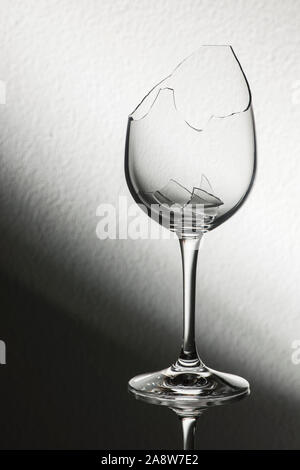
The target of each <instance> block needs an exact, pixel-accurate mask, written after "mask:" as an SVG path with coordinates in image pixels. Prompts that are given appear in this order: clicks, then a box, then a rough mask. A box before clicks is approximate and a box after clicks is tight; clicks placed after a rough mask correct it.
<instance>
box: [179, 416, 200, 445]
mask: <svg viewBox="0 0 300 470" xmlns="http://www.w3.org/2000/svg"><path fill="white" fill-rule="evenodd" d="M197 419H198V417H197V416H191V417H180V421H181V427H182V436H183V449H184V450H194V441H195V430H196V423H197Z"/></svg>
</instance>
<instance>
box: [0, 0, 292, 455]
mask: <svg viewBox="0 0 300 470" xmlns="http://www.w3.org/2000/svg"><path fill="white" fill-rule="evenodd" d="M299 24H300V2H299V1H298V0H286V1H285V2H282V1H281V0H278V1H277V0H264V1H259V0H252V1H249V0H241V1H238V0H230V1H229V0H228V1H221V0H218V1H216V0H207V1H206V0H204V1H202V0H198V1H188V0H185V1H177V0H165V1H160V0H159V1H153V2H150V1H148V0H147V1H145V0H130V1H125V0H123V1H120V0H114V1H110V0H98V1H96V0H95V1H92V0H84V1H83V0H59V1H55V0H50V1H49V0H39V1H34V0H25V1H24V0H22V1H16V0H1V3H0V45H1V60H0V79H1V80H3V81H5V82H6V86H7V103H6V105H0V129H1V131H0V158H1V171H0V178H1V181H0V204H1V218H0V225H1V239H0V240H1V242H0V262H1V282H0V290H1V296H0V308H1V314H0V339H3V340H4V341H5V342H6V344H7V365H5V366H3V365H2V366H0V416H1V419H0V446H1V448H3V449H5V448H6V449H7V448H33V449H38V448H58V449H69V448H72V449H75V448H79V449H80V448H100V449H106V448H109V449H114V448H121V449H126V448H131V449H138V448H145V449H151V448H180V445H181V437H180V429H179V423H178V422H177V418H176V416H175V415H174V414H173V413H172V412H171V411H169V410H168V409H162V408H160V407H155V406H150V405H146V404H142V403H140V402H137V401H135V400H134V399H133V398H131V397H130V396H128V395H127V390H126V389H127V380H128V379H129V378H130V377H131V376H132V375H135V374H136V373H140V372H146V371H151V370H155V369H159V368H161V367H163V366H166V365H168V364H169V363H171V362H172V361H173V360H174V359H175V358H176V356H177V354H178V350H179V344H180V337H181V266H180V253H179V247H178V243H177V242H176V241H175V240H171V241H161V240H159V241H155V240H146V241H145V240H137V241H133V240H107V241H100V240H98V239H97V237H96V232H95V231H96V226H97V223H98V221H99V219H98V218H97V217H96V209H97V207H98V205H99V204H100V203H104V202H106V203H113V204H116V203H117V201H118V197H119V195H128V198H130V196H129V193H128V190H127V188H126V184H125V181H124V174H123V154H124V140H125V131H126V120H127V115H128V114H129V112H130V111H132V109H133V108H134V106H135V105H136V104H137V102H138V100H139V99H140V98H141V97H142V96H143V95H144V94H145V92H146V91H148V90H149V89H150V88H151V87H152V86H153V85H154V84H155V83H156V82H157V80H158V79H160V78H161V77H164V76H166V75H167V74H168V73H169V71H170V70H172V69H173V67H174V66H175V65H177V63H178V62H179V61H180V60H181V59H182V58H184V57H185V56H187V55H188V54H189V53H191V52H193V51H194V50H195V49H197V48H198V46H199V45H201V44H209V43H213V44H224V43H230V44H232V45H233V47H234V49H235V52H236V53H237V55H238V57H239V59H240V61H241V63H242V65H243V68H244V71H245V73H246V75H247V77H248V80H249V82H250V86H251V88H252V93H253V105H254V111H255V116H256V124H257V139H258V158H259V164H258V173H257V179H256V183H255V186H254V190H253V191H252V193H251V195H250V197H249V199H248V201H247V203H246V204H245V205H244V206H243V208H242V210H240V211H239V212H238V213H237V214H236V215H235V216H234V217H233V218H232V219H230V220H229V221H227V222H226V224H224V225H223V226H221V227H219V228H218V229H217V230H215V231H214V232H212V233H210V234H208V236H207V237H205V238H206V239H205V240H204V244H203V245H204V246H203V249H202V251H201V253H200V257H199V265H198V282H197V286H198V298H197V309H198V312H199V315H198V322H197V334H198V343H199V351H200V354H201V356H202V358H203V359H204V361H205V362H207V363H208V364H209V365H210V366H211V367H213V368H217V369H220V370H224V371H230V372H233V373H237V374H241V375H242V376H245V377H246V378H247V379H248V380H249V381H250V382H251V386H252V395H251V396H250V397H249V398H248V399H246V400H244V401H243V402H240V403H238V404H235V405H232V406H224V407H217V408H215V409H211V410H209V411H208V412H207V413H206V414H204V415H203V417H202V418H201V419H200V420H199V425H198V433H197V446H198V447H199V448H273V449H275V448H297V447H299V442H300V396H299V390H300V364H299V365H298V366H297V365H294V364H293V363H292V361H291V355H292V352H293V349H292V346H291V345H292V342H293V341H294V340H297V339H300V315H299V309H300V307H299V303H300V291H299V281H300V262H299V260H300V244H299V231H300V215H299V213H298V208H299V204H298V202H299V176H300V141H299V118H300V91H299V90H300V68H299V64H300V61H299V54H300V52H299V51H300V33H299ZM129 200H130V199H129Z"/></svg>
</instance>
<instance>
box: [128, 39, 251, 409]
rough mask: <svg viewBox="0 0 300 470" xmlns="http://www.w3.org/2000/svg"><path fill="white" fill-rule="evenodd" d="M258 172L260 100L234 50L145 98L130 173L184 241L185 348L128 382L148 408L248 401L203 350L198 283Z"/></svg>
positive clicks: (142, 200)
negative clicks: (206, 248) (208, 239)
mask: <svg viewBox="0 0 300 470" xmlns="http://www.w3.org/2000/svg"><path fill="white" fill-rule="evenodd" d="M255 168H256V144H255V127H254V117H253V110H252V105H251V93H250V88H249V85H248V82H247V79H246V76H245V74H244V72H243V70H242V68H241V65H240V63H239V61H238V59H237V57H236V55H235V52H234V51H233V49H232V47H231V46H201V47H200V48H199V49H198V51H197V52H195V53H194V54H192V55H191V56H189V57H188V58H186V59H185V60H183V61H182V62H181V63H180V64H179V65H178V66H177V67H176V68H175V70H174V71H173V72H172V73H171V74H169V75H168V76H167V77H166V78H165V79H163V80H161V81H160V82H159V83H158V84H157V85H156V86H155V87H154V88H152V90H151V91H150V92H149V93H148V94H147V95H146V96H145V97H144V98H143V100H142V101H141V102H140V104H139V105H138V106H137V107H136V108H135V110H134V111H133V112H132V113H131V114H130V116H129V119H128V128H127V138H126V151H125V174H126V180H127V184H128V187H129V189H130V191H131V194H132V196H133V197H134V199H135V201H136V202H138V203H139V204H143V205H144V206H145V207H146V208H147V211H148V214H149V215H150V217H153V218H154V219H155V220H157V221H159V223H161V224H162V225H163V226H165V227H167V228H168V229H170V230H172V231H174V232H176V234H177V235H178V238H179V241H180V247H181V254H182V265H183V342H182V348H181V352H180V355H179V358H178V359H177V361H175V362H174V364H173V365H171V366H170V367H168V368H166V369H164V370H162V371H159V372H154V373H149V374H143V375H139V376H137V377H135V378H133V379H131V380H130V381H129V390H130V391H131V392H132V393H133V394H134V395H135V396H136V397H137V398H139V399H144V400H146V401H148V402H151V403H156V404H160V405H166V406H169V407H170V408H172V409H173V410H175V411H176V410H177V412H178V414H179V415H180V414H182V413H183V411H184V413H183V414H184V416H185V418H186V417H188V416H189V410H190V416H195V410H198V411H199V412H200V411H201V410H204V409H205V408H206V407H208V406H211V405H218V404H222V403H225V402H228V401H233V400H236V399H238V398H241V397H243V396H246V395H247V394H248V393H249V384H248V382H247V381H246V380H244V379H243V378H241V377H237V376H234V375H231V374H227V373H221V372H216V371H214V370H212V369H210V368H208V367H207V366H206V365H205V364H204V363H203V362H202V360H201V359H200V357H199V355H198V352H197V348H196V342H195V285H196V284H195V283H196V265H197V256H198V248H199V244H200V241H201V239H202V237H203V234H205V233H206V232H209V231H210V230H212V229H214V228H215V227H217V226H218V225H220V224H221V223H223V222H224V221H226V220H227V219H228V218H229V217H230V216H231V215H233V214H234V213H235V212H236V211H237V210H238V209H239V207H240V206H241V205H242V204H243V202H244V201H245V200H246V198H247V195H248V194H249V191H250V189H251V186H252V183H253V180H254V175H255Z"/></svg>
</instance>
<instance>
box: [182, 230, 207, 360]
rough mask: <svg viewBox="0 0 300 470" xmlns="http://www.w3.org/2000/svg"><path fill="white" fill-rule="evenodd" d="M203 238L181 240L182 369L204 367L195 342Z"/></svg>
mask: <svg viewBox="0 0 300 470" xmlns="http://www.w3.org/2000/svg"><path fill="white" fill-rule="evenodd" d="M201 238H202V235H200V236H197V237H189V238H180V239H179V242H180V248H181V256H182V269H183V342H182V347H181V352H180V356H179V359H178V361H177V366H180V367H199V366H201V365H202V362H201V360H200V358H199V355H198V352H197V347H196V342H195V300H196V270H197V259H198V251H199V245H200V240H201Z"/></svg>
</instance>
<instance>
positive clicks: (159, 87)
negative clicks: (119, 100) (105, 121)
mask: <svg viewBox="0 0 300 470" xmlns="http://www.w3.org/2000/svg"><path fill="white" fill-rule="evenodd" d="M203 48H224V49H226V50H230V52H231V54H232V57H233V59H234V61H235V62H236V63H237V65H238V67H239V70H240V72H241V74H242V76H243V78H244V83H245V86H246V88H247V95H248V99H247V102H246V104H245V106H243V107H242V109H239V110H235V111H232V112H230V113H225V114H220V115H217V114H214V113H212V114H210V115H209V118H208V119H207V120H206V122H205V124H204V125H203V126H200V127H198V126H197V127H196V126H194V125H192V124H191V123H190V122H189V121H188V120H187V119H185V118H184V116H183V114H182V112H181V111H180V109H179V107H178V104H177V101H176V86H174V87H172V86H170V84H169V83H168V82H169V81H170V80H171V79H172V78H174V76H175V74H176V72H177V71H178V70H179V69H180V68H181V67H182V66H183V65H184V64H185V63H187V62H188V61H190V59H192V58H193V57H196V56H197V55H198V54H199V53H200V52H201V50H202V49H203ZM163 90H169V91H170V92H171V93H172V97H173V106H174V109H175V111H176V112H177V113H179V114H180V115H181V116H182V119H183V121H184V122H185V123H186V124H187V125H188V126H189V127H190V128H192V129H193V130H195V131H196V132H202V131H203V130H204V127H206V125H207V124H208V123H209V122H210V121H211V120H212V119H224V118H228V117H231V116H234V115H236V114H240V113H244V112H246V111H248V110H249V108H250V106H251V104H252V95H251V90H250V86H249V83H248V80H247V77H246V75H245V73H244V71H243V68H242V66H241V63H240V61H239V60H238V58H237V56H236V54H235V52H234V50H233V47H232V46H231V45H230V44H221V45H218V44H212V45H206V44H204V45H201V46H200V47H199V48H198V49H197V50H196V51H195V52H193V53H192V54H190V55H188V56H187V57H185V58H184V59H183V60H181V62H179V64H178V65H177V66H176V67H175V68H174V69H173V71H172V72H171V73H170V74H169V75H167V76H166V77H165V78H163V79H162V80H160V81H159V82H158V83H157V84H156V85H155V86H154V87H153V88H151V90H150V91H149V92H148V93H147V94H146V95H145V96H144V97H143V99H142V100H141V101H140V102H139V104H138V105H137V106H136V107H135V108H134V110H133V111H132V112H131V113H130V114H129V119H130V120H132V121H141V120H143V119H145V118H146V117H147V116H148V115H149V114H150V112H151V110H152V109H153V107H154V105H155V103H156V101H157V99H158V97H159V95H160V93H161V91H163ZM152 95H153V96H152ZM149 98H151V100H149ZM148 100H149V104H148V105H146V111H145V112H142V113H141V116H140V117H136V116H135V114H136V113H137V111H138V110H140V108H141V107H142V106H143V105H145V104H146V102H147V101H148Z"/></svg>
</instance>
